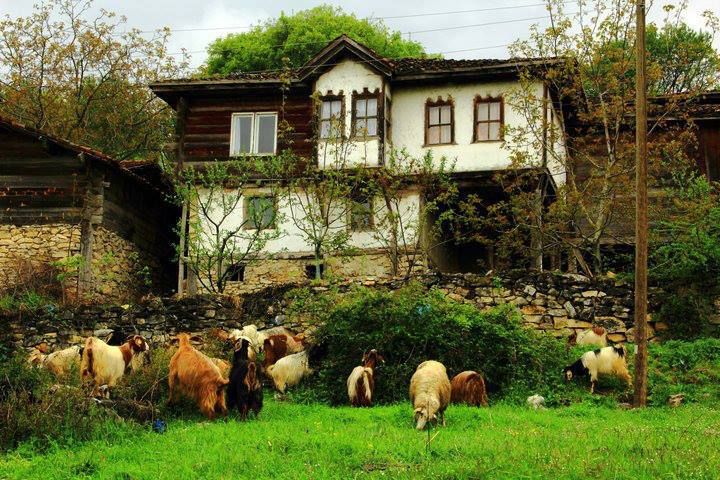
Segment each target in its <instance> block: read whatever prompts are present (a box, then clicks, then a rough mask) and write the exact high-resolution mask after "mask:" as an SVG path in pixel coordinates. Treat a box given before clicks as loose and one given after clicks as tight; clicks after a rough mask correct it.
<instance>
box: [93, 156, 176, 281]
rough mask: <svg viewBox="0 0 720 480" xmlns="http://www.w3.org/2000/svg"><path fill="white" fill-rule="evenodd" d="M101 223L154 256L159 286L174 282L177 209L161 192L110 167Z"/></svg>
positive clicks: (106, 174) (106, 176) (106, 177)
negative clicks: (158, 269) (158, 274)
mask: <svg viewBox="0 0 720 480" xmlns="http://www.w3.org/2000/svg"><path fill="white" fill-rule="evenodd" d="M105 181H106V182H107V185H108V186H107V187H106V188H105V190H104V196H105V198H104V203H103V219H102V225H103V226H104V227H105V228H107V229H108V230H110V231H113V232H115V233H117V234H118V235H119V236H120V237H122V238H124V239H126V240H129V241H131V242H133V243H134V244H135V245H137V247H138V248H140V249H141V250H143V251H145V252H146V253H148V254H149V255H150V256H152V257H153V258H155V259H157V261H158V263H159V264H160V267H161V270H162V272H161V277H162V280H163V281H162V283H163V285H162V287H166V288H165V289H166V290H168V291H169V290H170V289H171V288H173V286H174V284H175V280H174V279H175V275H176V272H175V271H174V270H175V268H176V264H174V262H173V259H174V257H175V249H174V245H176V244H177V238H176V235H175V228H176V225H177V220H178V219H179V217H180V212H179V209H178V208H177V207H176V206H174V205H173V204H171V203H168V202H167V201H165V199H164V198H165V194H164V193H162V192H159V191H157V190H155V189H153V188H150V187H149V186H148V185H144V184H141V183H139V182H138V180H136V179H133V178H132V177H129V176H127V175H124V174H121V173H120V172H119V171H117V170H114V169H107V170H106V173H105Z"/></svg>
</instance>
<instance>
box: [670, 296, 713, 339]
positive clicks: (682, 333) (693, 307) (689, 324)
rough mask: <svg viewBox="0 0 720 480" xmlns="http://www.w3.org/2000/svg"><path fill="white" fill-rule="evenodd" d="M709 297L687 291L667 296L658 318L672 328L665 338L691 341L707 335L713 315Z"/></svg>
mask: <svg viewBox="0 0 720 480" xmlns="http://www.w3.org/2000/svg"><path fill="white" fill-rule="evenodd" d="M709 297H710V296H709V295H708V294H707V292H704V293H697V292H694V291H693V290H687V289H681V290H680V291H679V293H670V294H669V295H667V296H666V297H665V300H664V302H663V304H662V305H661V306H660V311H659V312H658V316H657V319H658V320H660V321H662V322H665V323H667V324H668V326H669V327H670V328H669V330H668V331H667V332H666V334H665V336H666V337H670V338H675V339H683V340H690V339H694V338H699V337H702V336H704V335H707V334H708V333H709V331H710V322H709V316H710V314H711V313H712V302H711V299H710V298H709Z"/></svg>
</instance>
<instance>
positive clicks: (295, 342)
mask: <svg viewBox="0 0 720 480" xmlns="http://www.w3.org/2000/svg"><path fill="white" fill-rule="evenodd" d="M304 349H305V344H304V343H303V341H302V340H301V339H299V338H297V337H293V336H291V335H285V334H280V335H270V336H269V337H267V338H266V339H265V341H264V342H263V351H264V352H265V359H264V360H263V369H265V370H267V369H268V367H270V366H271V365H275V362H277V361H278V360H280V359H281V358H283V357H286V356H288V355H290V354H291V353H298V352H302V351H303V350H304Z"/></svg>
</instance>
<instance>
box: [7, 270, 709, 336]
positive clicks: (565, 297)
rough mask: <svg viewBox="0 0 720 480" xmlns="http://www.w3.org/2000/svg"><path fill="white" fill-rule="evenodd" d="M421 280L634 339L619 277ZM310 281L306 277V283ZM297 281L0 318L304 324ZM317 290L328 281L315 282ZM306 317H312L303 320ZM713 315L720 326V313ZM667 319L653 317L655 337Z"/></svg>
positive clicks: (86, 325)
mask: <svg viewBox="0 0 720 480" xmlns="http://www.w3.org/2000/svg"><path fill="white" fill-rule="evenodd" d="M418 281H420V282H421V283H423V284H424V285H425V286H426V287H427V288H431V287H435V288H439V289H441V290H442V291H444V292H445V293H447V295H448V296H449V297H450V298H452V299H454V300H456V301H459V302H464V303H468V304H471V305H474V306H476V307H477V308H479V309H486V308H491V307H492V306H495V305H499V304H503V303H511V304H514V305H516V306H517V307H518V308H519V309H520V310H521V312H522V315H523V320H524V323H525V324H526V325H527V327H528V328H533V329H537V330H542V331H545V332H548V333H549V334H551V335H553V336H555V337H567V336H570V335H571V334H573V333H575V332H576V331H579V330H584V329H587V328H589V327H591V326H593V325H600V326H603V327H605V328H606V329H607V330H608V332H609V335H608V337H609V339H610V340H611V341H613V342H623V341H626V340H628V341H632V340H633V328H632V322H633V315H632V308H633V292H632V287H631V286H629V285H625V284H623V283H622V282H616V281H614V280H601V281H591V280H590V279H588V278H586V277H583V276H582V275H576V274H564V275H560V274H553V273H530V274H527V273H525V274H522V273H514V274H508V275H506V276H505V277H504V278H502V279H501V278H497V277H484V276H479V275H473V274H464V275H463V274H457V275H441V274H434V275H425V276H422V277H418ZM303 284H305V285H307V283H303ZM356 284H362V285H365V286H367V287H373V288H389V289H397V288H400V287H401V286H402V285H403V283H402V282H400V281H392V280H383V279H380V278H370V277H366V278H365V279H362V280H348V281H346V282H343V283H341V284H340V289H341V291H342V290H343V289H348V288H351V287H352V286H353V285H356ZM297 285H298V284H287V285H284V286H271V287H267V288H264V289H262V290H259V291H257V292H254V293H247V294H244V295H242V296H235V297H211V296H196V297H188V298H183V299H153V300H151V301H148V302H145V303H142V304H138V305H132V306H125V307H126V308H123V307H121V306H109V307H101V306H85V307H79V308H76V309H67V310H58V311H55V310H46V311H44V312H41V313H39V314H33V315H27V314H25V315H19V316H18V315H15V316H11V317H7V316H6V317H4V318H3V317H0V343H4V344H6V345H11V346H13V347H16V348H18V347H25V348H28V347H32V346H34V345H37V344H39V343H41V342H47V343H49V344H51V345H53V346H54V347H64V346H66V345H71V344H76V343H79V342H80V341H82V339H83V338H84V337H87V336H88V335H100V336H102V335H106V334H107V333H109V332H110V331H111V330H114V331H117V332H118V333H119V334H121V335H122V336H123V338H124V336H126V335H129V334H131V333H135V332H137V333H140V334H141V335H144V336H145V337H147V338H148V339H149V340H150V341H151V342H152V343H156V344H157V343H158V342H159V343H162V342H165V341H166V340H167V339H168V338H169V337H171V336H173V335H175V334H176V333H177V332H180V331H189V332H192V333H200V334H203V333H208V332H209V331H210V330H212V329H224V330H229V329H232V328H240V327H242V326H243V325H246V324H249V323H254V324H256V325H258V327H259V328H265V327H270V326H275V325H280V324H282V325H285V326H287V327H289V328H291V329H293V330H295V331H303V330H305V329H307V328H308V327H309V326H310V325H309V324H308V323H307V322H309V321H311V319H309V320H305V321H301V320H300V319H293V318H287V317H286V316H285V315H284V314H283V311H284V310H285V307H286V306H287V305H286V303H285V300H284V295H285V293H286V292H287V291H288V290H290V289H291V288H294V287H295V286H297ZM310 288H311V289H313V290H314V291H315V292H316V293H317V294H318V295H322V294H323V292H325V291H327V290H328V287H326V286H322V285H318V286H311V287H310ZM661 295H662V292H660V291H657V290H652V289H651V292H650V311H651V312H652V311H656V309H657V307H658V303H657V302H658V300H660V299H661ZM303 322H305V323H303ZM712 322H713V323H714V324H716V326H719V327H720V315H716V316H715V317H713V320H712ZM667 328H668V326H667V325H666V324H664V323H662V322H657V321H655V320H654V319H653V318H652V315H651V316H650V336H651V338H655V336H656V333H657V332H661V331H663V330H666V329H667Z"/></svg>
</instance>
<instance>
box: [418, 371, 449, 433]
mask: <svg viewBox="0 0 720 480" xmlns="http://www.w3.org/2000/svg"><path fill="white" fill-rule="evenodd" d="M450 391H451V387H450V380H449V379H448V376H447V371H446V370H445V365H443V364H442V363H440V362H436V361H434V360H427V361H425V362H423V363H421V364H420V365H418V367H417V369H416V370H415V373H414V374H413V376H412V378H411V379H410V401H411V402H412V404H413V408H414V409H415V410H414V418H415V422H416V426H415V428H417V429H418V430H422V429H423V428H425V425H426V424H428V423H430V424H433V423H437V420H438V416H439V417H440V420H441V421H442V425H443V426H445V409H447V407H448V404H449V403H450Z"/></svg>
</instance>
